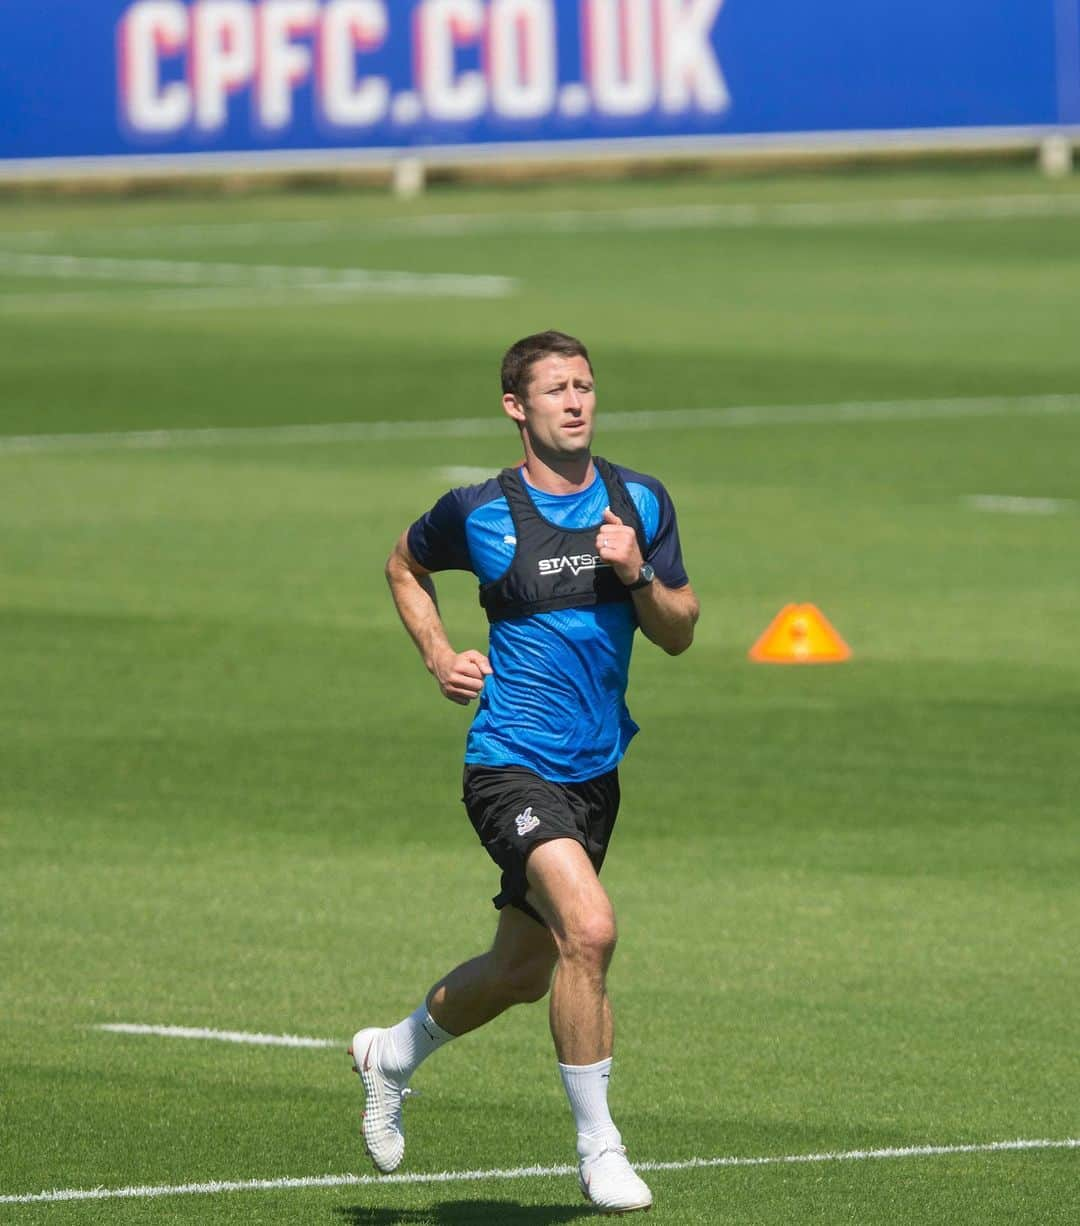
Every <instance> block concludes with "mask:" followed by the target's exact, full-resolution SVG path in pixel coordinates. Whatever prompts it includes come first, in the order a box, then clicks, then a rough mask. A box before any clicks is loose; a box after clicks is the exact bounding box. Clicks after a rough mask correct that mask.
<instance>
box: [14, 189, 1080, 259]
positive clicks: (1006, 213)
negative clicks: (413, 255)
mask: <svg viewBox="0 0 1080 1226" xmlns="http://www.w3.org/2000/svg"><path fill="white" fill-rule="evenodd" d="M1078 213H1080V194H1076V193H1070V194H1064V193H1061V194H1053V195H1051V194H1044V195H1034V194H1032V193H1025V194H1019V193H1018V194H1014V195H1008V194H1004V195H988V196H971V197H966V198H959V199H957V198H955V197H935V196H927V197H921V196H916V197H899V198H893V199H888V198H885V199H881V200H831V201H830V200H807V201H791V202H787V203H784V202H774V203H766V202H752V201H747V202H743V203H738V202H732V203H710V204H676V205H659V206H647V205H636V206H635V205H631V206H628V207H626V208H621V209H554V210H553V209H547V210H542V211H528V212H520V211H516V210H515V211H513V212H506V213H498V212H496V213H431V214H427V215H426V216H419V217H398V218H385V219H381V220H378V219H377V220H371V221H359V220H348V221H338V220H333V219H329V218H319V219H312V220H308V221H300V220H297V221H285V220H281V221H262V222H220V223H207V224H202V225H200V224H198V223H194V224H180V225H161V226H137V227H128V228H126V229H123V230H118V229H113V228H111V227H78V228H73V229H61V230H41V229H38V230H21V231H20V230H8V231H3V232H0V242H3V243H5V244H8V245H16V246H22V245H27V246H42V245H46V244H48V243H52V242H72V241H76V240H78V241H86V240H90V241H95V240H103V241H105V242H107V243H108V244H109V245H110V246H121V247H125V248H131V247H136V246H147V245H152V244H156V243H160V242H166V243H168V242H171V243H177V244H196V245H199V246H203V245H206V244H208V243H216V244H219V245H224V246H241V245H248V244H256V243H264V242H275V243H281V242H292V243H300V244H303V243H310V242H324V241H326V240H327V239H332V238H334V237H337V236H343V235H359V236H361V237H369V238H395V237H400V238H417V237H425V236H426V237H439V238H441V237H454V236H460V235H468V234H500V233H517V232H527V233H535V232H537V231H545V232H548V233H558V234H568V233H591V232H594V231H598V230H605V231H607V230H630V231H637V230H688V229H752V228H756V227H771V228H777V227H779V228H795V229H797V228H803V227H817V226H835V225H851V224H858V225H883V224H904V225H915V224H928V223H938V222H949V221H1016V220H1023V219H1026V218H1032V217H1045V218H1054V217H1073V216H1076V214H1078Z"/></svg>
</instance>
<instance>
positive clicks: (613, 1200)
mask: <svg viewBox="0 0 1080 1226" xmlns="http://www.w3.org/2000/svg"><path fill="white" fill-rule="evenodd" d="M578 1153H579V1155H580V1157H581V1161H580V1163H579V1164H578V1178H579V1179H580V1180H581V1191H582V1193H583V1195H584V1197H585V1199H586V1200H587V1201H590V1202H591V1203H592V1204H594V1205H595V1206H596V1207H597V1209H599V1211H600V1212H601V1213H604V1214H615V1213H634V1212H636V1211H637V1210H638V1209H651V1208H652V1193H651V1192H650V1191H649V1186H648V1184H647V1183H645V1181H644V1180H643V1179H640V1178H639V1177H638V1176H637V1174H636V1173H635V1172H634V1168H633V1167H632V1166H631V1165H630V1163H629V1162H628V1161H627V1158H626V1146H625V1145H621V1144H620V1143H619V1140H618V1137H617V1136H616V1137H598V1138H596V1139H595V1140H594V1139H593V1138H590V1137H578Z"/></svg>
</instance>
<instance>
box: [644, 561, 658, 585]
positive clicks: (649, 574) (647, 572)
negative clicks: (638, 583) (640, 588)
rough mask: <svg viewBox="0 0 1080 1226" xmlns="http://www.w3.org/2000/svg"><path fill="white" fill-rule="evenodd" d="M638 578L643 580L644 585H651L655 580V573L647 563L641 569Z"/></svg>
mask: <svg viewBox="0 0 1080 1226" xmlns="http://www.w3.org/2000/svg"><path fill="white" fill-rule="evenodd" d="M640 577H641V578H642V579H644V580H645V582H646V583H652V581H653V579H655V578H656V571H655V570H653V568H652V567H651V566H650V565H649V564H648V562H646V563H645V565H644V566H643V567H642V568H641V576H640Z"/></svg>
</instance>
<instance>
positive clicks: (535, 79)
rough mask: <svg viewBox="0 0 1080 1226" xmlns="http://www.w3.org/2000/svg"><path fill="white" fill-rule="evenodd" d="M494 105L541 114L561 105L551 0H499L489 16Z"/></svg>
mask: <svg viewBox="0 0 1080 1226" xmlns="http://www.w3.org/2000/svg"><path fill="white" fill-rule="evenodd" d="M487 46H488V72H489V73H490V76H491V102H492V106H493V107H494V108H495V110H496V111H498V112H499V113H500V114H502V115H506V116H507V117H508V118H511V119H535V118H537V117H539V116H541V115H546V114H547V113H548V112H549V111H550V110H551V109H552V107H553V106H554V105H555V89H556V76H557V72H556V67H555V15H554V13H553V11H552V5H551V3H550V0H494V3H493V4H492V6H491V14H490V17H489V19H488V44H487Z"/></svg>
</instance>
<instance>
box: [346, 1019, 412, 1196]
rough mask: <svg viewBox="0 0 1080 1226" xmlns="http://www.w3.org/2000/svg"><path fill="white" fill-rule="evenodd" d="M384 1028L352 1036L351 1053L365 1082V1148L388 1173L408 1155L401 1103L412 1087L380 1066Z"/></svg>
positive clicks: (359, 1032)
mask: <svg viewBox="0 0 1080 1226" xmlns="http://www.w3.org/2000/svg"><path fill="white" fill-rule="evenodd" d="M385 1035H386V1031H385V1030H380V1029H378V1028H377V1027H372V1028H370V1029H368V1030H358V1031H357V1032H356V1034H354V1035H353V1041H352V1045H351V1046H350V1048H349V1055H350V1056H352V1058H353V1071H354V1072H356V1073H359V1074H360V1080H361V1081H362V1082H363V1083H364V1127H363V1131H364V1148H365V1149H366V1150H367V1152H368V1154H369V1156H370V1157H371V1161H372V1162H374V1163H375V1167H376V1169H377V1170H380V1171H382V1172H383V1174H384V1175H385V1174H389V1172H390V1171H393V1170H396V1169H397V1167H398V1165H399V1164H400V1163H401V1159H402V1158H403V1157H404V1156H405V1129H404V1127H403V1126H402V1123H401V1104H402V1101H403V1100H404V1099H406V1098H407V1097H408V1096H409V1095H410V1094H411V1093H412V1090H410V1089H409V1087H408V1086H406V1085H402V1084H401V1083H400V1082H397V1081H395V1080H394V1079H393V1078H392V1077H389V1076H387V1074H386V1073H384V1072H383V1071H382V1069H381V1068H380V1067H379V1050H380V1047H381V1044H382V1043H383V1041H384V1036H385Z"/></svg>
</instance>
